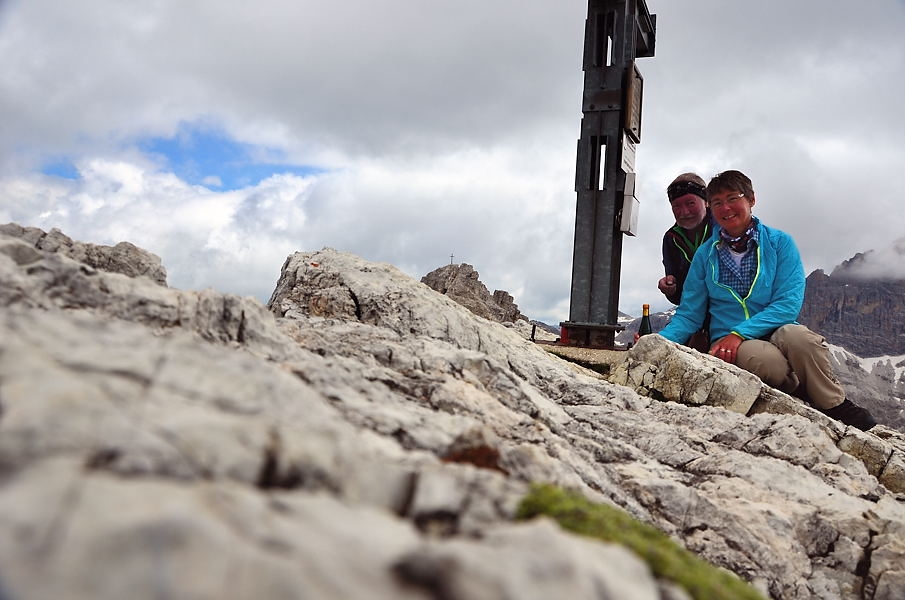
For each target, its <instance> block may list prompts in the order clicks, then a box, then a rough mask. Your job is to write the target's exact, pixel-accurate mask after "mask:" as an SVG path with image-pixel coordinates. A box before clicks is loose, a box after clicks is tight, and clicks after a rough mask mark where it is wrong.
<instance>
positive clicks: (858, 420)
mask: <svg viewBox="0 0 905 600" xmlns="http://www.w3.org/2000/svg"><path fill="white" fill-rule="evenodd" d="M820 412H822V413H823V414H825V415H826V416H828V417H830V418H832V419H836V420H837V421H842V422H843V423H845V424H846V425H851V426H852V427H857V428H858V429H860V430H861V431H867V430H868V429H870V428H871V427H873V426H874V425H876V424H877V422H876V421H875V420H874V418H873V416H871V414H870V413H869V412H868V411H867V409H865V408H861V407H860V406H858V405H857V404H855V403H853V402H852V401H851V400H849V399H848V398H846V399H845V400H843V401H842V404H840V405H839V406H834V407H833V408H828V409H826V410H822V411H820Z"/></svg>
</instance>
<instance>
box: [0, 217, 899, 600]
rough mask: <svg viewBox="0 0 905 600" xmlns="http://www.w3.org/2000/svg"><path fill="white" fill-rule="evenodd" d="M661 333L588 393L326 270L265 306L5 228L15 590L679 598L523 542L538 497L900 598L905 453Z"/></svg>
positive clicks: (773, 577) (801, 587)
mask: <svg viewBox="0 0 905 600" xmlns="http://www.w3.org/2000/svg"><path fill="white" fill-rule="evenodd" d="M648 337H650V338H651V339H650V340H649V341H648V340H647V337H646V338H645V339H644V343H643V344H638V345H637V346H636V347H635V348H633V349H632V351H631V352H628V353H626V352H622V353H618V352H613V353H608V354H604V355H603V356H605V357H606V361H601V364H595V363H593V362H592V361H590V360H588V361H586V362H585V364H586V365H588V366H591V367H594V368H595V369H596V370H591V369H589V368H586V367H585V366H581V365H579V364H576V363H575V362H572V361H570V360H565V359H563V358H561V357H558V356H556V355H553V354H551V353H550V352H548V350H549V349H552V348H555V346H553V345H551V344H533V343H531V342H529V341H527V340H526V339H524V336H523V335H520V333H519V332H518V331H516V330H515V329H514V328H511V327H505V326H503V325H501V324H498V323H495V322H492V321H488V320H486V319H483V318H479V317H477V316H476V315H474V314H473V313H472V312H471V311H469V310H468V309H466V308H464V307H463V306H461V305H460V304H458V303H456V302H454V301H452V300H451V299H450V298H449V297H447V296H445V295H442V294H439V293H437V292H435V291H433V290H432V289H430V288H429V287H428V286H426V285H423V284H421V283H419V282H417V281H415V280H412V279H411V278H409V277H407V276H405V275H404V274H403V273H401V272H400V271H399V270H398V269H396V268H394V267H392V266H390V265H385V264H376V263H370V262H367V261H364V260H362V259H361V258H358V257H356V256H353V255H350V254H346V253H341V252H336V251H334V250H329V249H324V250H322V251H319V252H311V253H296V254H294V255H292V256H290V257H289V258H288V259H287V261H286V263H285V264H284V266H283V271H282V274H281V277H280V279H279V281H278V282H277V284H276V286H275V291H274V294H273V296H272V298H271V301H270V303H269V305H268V307H264V306H261V305H260V304H259V303H257V302H256V301H254V300H252V299H243V298H236V297H234V296H230V295H228V294H220V293H217V292H216V291H213V290H208V291H205V292H195V291H180V290H174V289H169V288H165V287H163V286H161V285H158V284H157V283H154V282H153V281H151V280H150V279H148V278H147V277H142V276H137V277H136V276H127V275H125V274H122V273H112V272H107V271H103V270H100V269H99V268H97V267H93V266H91V265H89V264H87V263H85V262H80V261H79V260H76V259H74V258H72V257H69V256H65V255H63V254H61V253H59V252H50V251H47V250H43V249H41V248H38V247H37V246H35V245H34V244H33V243H30V242H27V241H25V240H23V239H21V237H20V236H10V235H6V234H3V233H0V478H2V479H0V481H2V485H0V589H2V590H3V592H4V593H5V595H6V596H8V597H10V598H20V597H21V598H25V597H72V598H82V597H83V598H93V599H94V598H96V599H101V600H103V599H106V598H117V599H119V598H123V597H126V596H127V595H128V597H130V598H138V599H142V598H158V597H168V596H169V597H176V596H178V597H199V598H200V597H205V598H206V597H224V596H228V597H236V598H243V597H254V598H340V597H341V598H369V599H371V598H402V599H409V598H411V599H429V598H437V597H446V598H469V599H471V598H504V597H541V596H543V597H565V596H567V595H568V596H569V597H574V598H599V597H600V595H601V593H603V592H601V590H619V592H618V594H619V597H620V598H639V599H640V598H662V599H665V598H683V597H686V596H683V594H686V592H687V590H681V589H676V588H675V586H674V585H673V584H672V583H671V582H670V581H666V580H664V581H658V580H657V579H656V578H655V577H654V575H652V573H651V571H650V569H649V568H648V567H649V565H646V564H645V563H643V562H640V561H639V560H638V559H637V558H636V557H634V556H632V555H629V554H627V552H626V551H625V550H624V549H623V548H621V547H620V546H618V545H614V544H605V543H603V542H599V541H593V540H592V539H590V538H581V537H578V536H576V535H574V534H570V533H566V532H565V531H564V530H562V529H560V528H559V527H555V526H553V525H552V524H551V523H550V522H547V521H544V520H536V521H527V522H520V521H515V520H514V516H515V515H516V513H517V509H518V506H519V504H520V502H521V500H522V499H523V498H524V497H525V495H526V493H527V491H528V489H529V487H530V485H531V484H532V483H535V482H545V483H552V484H555V485H559V486H562V487H566V488H569V489H571V490H574V491H577V492H579V493H581V494H583V495H585V496H586V497H587V498H589V499H591V500H593V501H596V502H601V503H606V504H609V505H611V506H618V507H621V508H622V509H623V510H625V511H626V512H628V513H629V514H630V515H632V516H633V517H635V518H636V519H638V520H640V521H643V522H645V523H648V524H650V525H653V526H655V527H656V528H657V529H659V530H660V531H662V532H664V533H666V534H668V535H670V536H671V537H672V538H673V539H674V540H675V541H677V542H678V543H679V544H681V545H682V546H684V547H685V548H687V549H689V550H691V551H693V552H695V553H696V554H698V555H699V556H701V557H702V558H704V559H705V560H707V561H710V562H711V563H712V564H714V565H716V566H718V567H720V568H723V569H726V570H729V571H731V572H733V573H735V574H737V575H738V576H739V577H740V578H742V579H744V580H746V581H749V582H752V583H753V584H754V585H755V586H756V587H757V588H758V589H760V590H763V591H765V592H766V593H767V594H769V596H770V597H772V598H778V599H804V598H814V597H820V598H844V599H849V598H851V599H855V598H861V597H862V595H861V590H862V589H865V590H874V591H875V597H878V598H879V597H885V598H893V597H895V594H896V593H897V592H898V590H899V589H900V583H901V581H902V573H901V569H900V567H899V565H901V564H905V549H903V540H905V483H903V480H902V477H903V464H905V463H903V460H902V456H903V454H902V452H903V449H905V440H903V439H902V436H901V435H899V434H898V432H895V431H893V430H890V429H888V428H884V427H882V426H878V427H877V428H875V429H874V430H872V431H871V432H867V433H864V432H860V431H855V430H852V429H851V428H846V427H844V426H842V425H840V424H838V423H836V422H835V421H832V420H830V419H828V418H827V417H825V416H823V415H822V414H821V413H819V412H817V411H815V410H813V409H811V408H810V407H808V406H805V405H804V404H802V403H801V402H799V401H797V400H795V399H794V398H790V397H788V396H786V395H785V394H782V393H781V392H778V391H776V390H772V389H770V388H767V387H766V386H763V385H758V386H754V385H753V384H754V383H755V382H752V381H751V380H748V379H745V377H744V374H743V373H741V372H738V371H737V370H734V369H731V368H728V367H725V366H723V365H721V364H719V363H718V362H716V361H713V360H711V359H709V358H707V357H703V356H700V355H697V354H696V353H694V352H692V351H686V350H682V349H680V348H678V347H677V346H675V345H672V344H671V343H669V342H666V340H662V339H660V340H658V339H656V338H657V337H658V336H648ZM683 369H684V370H683ZM667 373H675V374H677V375H679V383H678V384H677V382H676V381H674V380H673V379H674V378H673V377H672V376H671V375H670V376H667V375H666V374H667ZM617 376H618V377H620V378H622V379H618V380H617V379H616V377H617ZM607 377H612V378H613V381H619V382H621V383H614V382H613V381H609V380H607ZM701 390H705V391H701ZM749 403H750V404H749ZM746 404H749V406H750V408H748V409H747V410H746V411H745V410H743V407H744V406H745V405H746ZM727 408H729V409H730V410H727ZM611 595H614V594H611Z"/></svg>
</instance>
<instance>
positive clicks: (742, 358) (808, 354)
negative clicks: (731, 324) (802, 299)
mask: <svg viewBox="0 0 905 600" xmlns="http://www.w3.org/2000/svg"><path fill="white" fill-rule="evenodd" d="M735 364H736V365H738V366H739V367H741V368H743V369H745V370H746V371H749V372H751V373H754V374H755V375H757V376H758V377H760V379H761V381H763V382H764V383H766V384H767V385H769V386H770V387H774V388H776V389H778V390H780V391H782V392H785V393H787V394H792V395H795V396H798V397H799V398H801V399H802V400H804V401H805V402H808V403H809V404H812V405H813V406H814V407H815V408H820V409H824V410H826V409H828V408H833V407H834V406H838V405H839V404H841V403H842V401H843V400H845V390H844V389H842V386H841V385H840V384H839V380H838V379H836V374H835V373H834V372H833V367H832V366H831V365H830V353H829V347H828V346H827V344H826V340H825V339H824V337H823V336H821V335H819V334H817V333H814V332H813V331H811V330H810V329H808V328H807V327H805V326H804V325H783V326H782V327H780V328H779V329H777V330H776V331H774V332H773V335H771V336H770V341H769V342H767V341H764V340H745V341H744V342H742V344H741V345H740V346H739V347H738V354H737V356H736V361H735Z"/></svg>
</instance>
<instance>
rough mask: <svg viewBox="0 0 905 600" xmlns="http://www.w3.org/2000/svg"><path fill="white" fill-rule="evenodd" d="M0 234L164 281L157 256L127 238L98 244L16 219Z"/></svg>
mask: <svg viewBox="0 0 905 600" xmlns="http://www.w3.org/2000/svg"><path fill="white" fill-rule="evenodd" d="M0 235H6V236H10V237H15V238H19V239H21V240H23V241H25V242H28V243H29V244H32V245H33V246H34V247H35V248H37V249H39V250H43V251H45V252H58V253H60V254H62V255H64V256H67V257H69V258H73V259H75V260H77V261H79V262H80V263H84V264H86V265H88V266H90V267H92V268H95V269H99V270H102V271H109V272H111V273H122V274H123V275H128V276H129V277H138V276H144V277H147V278H149V279H150V280H151V281H154V282H156V283H158V284H160V285H162V286H164V287H165V286H166V285H167V271H166V269H165V268H164V267H163V265H162V264H161V262H160V257H159V256H157V255H156V254H152V253H150V252H148V251H147V250H142V249H141V248H138V247H137V246H135V245H133V244H130V243H129V242H120V243H118V244H116V245H115V246H100V245H97V244H85V243H82V242H76V241H73V240H72V239H71V238H69V237H68V236H67V235H65V234H63V232H61V231H60V230H59V229H52V230H51V231H50V232H49V233H47V232H44V231H42V230H41V229H38V228H37V227H22V226H20V225H17V224H16V223H7V224H5V225H0Z"/></svg>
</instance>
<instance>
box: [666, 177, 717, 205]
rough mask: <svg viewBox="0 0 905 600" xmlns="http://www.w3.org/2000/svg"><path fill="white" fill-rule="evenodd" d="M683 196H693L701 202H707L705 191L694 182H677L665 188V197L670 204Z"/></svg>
mask: <svg viewBox="0 0 905 600" xmlns="http://www.w3.org/2000/svg"><path fill="white" fill-rule="evenodd" d="M685 194H694V195H695V196H697V197H698V198H700V199H701V200H704V201H706V200H707V190H706V188H704V186H703V185H701V184H700V183H695V182H694V181H677V182H675V183H673V184H671V185H670V186H669V187H668V188H666V197H667V198H669V201H670V202H672V201H673V200H675V199H676V198H681V197H682V196H684V195H685Z"/></svg>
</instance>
